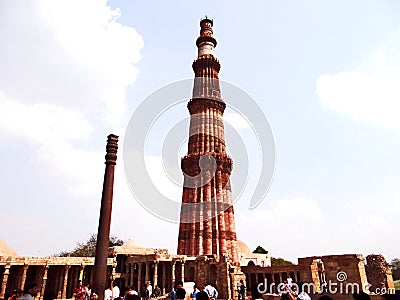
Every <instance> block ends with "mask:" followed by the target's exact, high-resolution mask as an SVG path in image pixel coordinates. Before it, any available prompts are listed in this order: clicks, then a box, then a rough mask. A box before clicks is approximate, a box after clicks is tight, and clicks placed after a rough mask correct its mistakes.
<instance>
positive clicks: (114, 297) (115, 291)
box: [112, 282, 121, 299]
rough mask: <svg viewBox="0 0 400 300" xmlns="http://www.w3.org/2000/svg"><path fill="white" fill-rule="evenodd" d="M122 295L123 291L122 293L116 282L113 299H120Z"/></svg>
mask: <svg viewBox="0 0 400 300" xmlns="http://www.w3.org/2000/svg"><path fill="white" fill-rule="evenodd" d="M120 293H121V291H120V289H119V287H118V285H117V284H116V282H113V289H112V298H113V299H117V298H119V295H120Z"/></svg>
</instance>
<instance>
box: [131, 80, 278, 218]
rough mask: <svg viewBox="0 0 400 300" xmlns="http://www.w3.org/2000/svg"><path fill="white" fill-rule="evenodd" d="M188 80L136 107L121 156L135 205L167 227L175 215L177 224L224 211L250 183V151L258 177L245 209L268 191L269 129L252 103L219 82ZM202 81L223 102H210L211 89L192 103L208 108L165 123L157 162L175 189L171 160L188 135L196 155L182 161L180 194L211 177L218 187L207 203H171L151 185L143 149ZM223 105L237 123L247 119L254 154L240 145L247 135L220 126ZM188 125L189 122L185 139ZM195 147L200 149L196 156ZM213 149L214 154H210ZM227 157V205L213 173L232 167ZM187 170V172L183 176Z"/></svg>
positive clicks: (176, 177) (222, 178)
mask: <svg viewBox="0 0 400 300" xmlns="http://www.w3.org/2000/svg"><path fill="white" fill-rule="evenodd" d="M213 80H214V81H215V82H212V81H213ZM194 81H195V83H194V85H193V79H187V80H182V81H178V82H174V83H171V84H168V85H166V86H164V87H162V88H160V89H158V90H156V91H154V92H153V93H152V94H150V95H149V96H148V97H147V98H145V99H144V100H143V101H142V102H141V103H140V105H139V106H138V107H137V108H136V110H135V111H134V113H133V115H132V117H131V119H130V121H129V124H128V127H127V130H126V132H125V139H124V147H123V152H124V153H123V156H124V166H125V174H126V178H127V181H128V184H129V187H130V189H131V191H132V193H133V194H134V196H135V198H136V200H137V201H138V202H139V203H140V204H141V205H142V206H143V207H144V208H145V209H146V210H148V211H149V212H151V213H152V214H154V215H155V216H158V217H159V218H161V219H164V220H167V221H170V222H179V220H180V218H179V217H180V212H181V215H182V216H183V219H181V222H184V223H192V222H197V221H203V220H207V219H209V218H212V217H214V216H216V215H217V214H218V213H220V212H222V211H225V210H226V209H228V208H229V207H230V206H231V205H232V203H235V202H236V201H237V200H238V199H239V198H240V196H241V195H242V193H243V191H244V190H245V188H246V187H247V186H248V185H249V178H251V176H249V157H254V155H253V154H254V152H255V151H259V153H260V155H259V156H260V162H259V166H260V172H259V178H258V179H257V182H256V183H255V182H254V183H253V186H255V187H254V189H253V191H252V195H251V197H249V199H250V200H249V205H248V207H249V209H254V208H256V207H257V206H258V205H259V204H260V203H261V201H262V200H263V198H264V196H265V195H266V193H267V191H268V189H269V186H270V184H271V180H272V177H273V173H274V168H275V145H274V139H273V135H272V131H271V127H270V125H269V123H268V121H267V118H266V116H265V114H264V112H263V111H262V109H261V108H260V107H259V105H258V104H257V102H256V101H255V100H254V99H252V98H251V97H250V96H249V95H248V94H247V93H246V92H244V91H243V90H241V89H240V88H238V87H236V86H234V85H232V84H230V83H227V82H224V81H222V80H221V81H218V80H215V79H212V78H195V80H194ZM205 81H207V82H212V83H211V84H210V83H209V85H210V86H217V87H218V86H220V87H221V90H222V93H223V98H224V99H227V100H226V102H222V101H220V100H219V98H218V97H213V95H214V92H218V93H219V91H214V90H213V91H211V95H212V96H211V97H204V96H201V97H199V98H201V99H205V101H203V104H202V100H199V101H198V103H197V104H196V105H200V106H201V105H204V102H206V100H207V99H208V100H211V101H208V103H209V104H210V105H211V106H212V107H205V108H202V109H195V108H194V109H193V111H192V113H191V115H189V113H188V112H187V113H186V117H185V118H180V119H179V118H177V119H175V120H171V118H170V119H169V124H168V126H169V127H168V128H169V129H168V130H167V132H166V133H165V134H164V136H163V137H161V138H162V139H163V140H162V154H161V160H162V164H163V168H164V172H165V175H166V178H168V180H169V181H170V182H171V183H173V184H176V185H178V184H179V182H180V180H181V178H182V172H181V171H180V166H179V163H178V161H177V157H179V150H180V147H181V146H182V144H184V143H185V142H186V143H187V141H188V136H189V139H190V140H191V141H193V143H194V148H196V147H197V148H196V149H197V150H194V151H189V152H191V153H190V155H188V156H185V157H184V159H183V160H182V170H183V177H184V181H183V188H184V192H185V190H187V189H191V188H200V187H203V186H206V185H207V184H210V182H211V180H212V179H213V178H214V177H216V176H219V177H217V179H218V180H217V181H214V182H218V183H221V184H220V185H219V186H213V189H214V191H215V196H214V198H213V199H212V198H211V195H206V198H207V201H204V202H202V203H196V201H195V200H193V201H189V203H181V199H180V198H179V199H172V198H171V197H168V196H166V195H164V194H163V193H162V192H160V190H159V188H158V187H157V183H154V182H153V180H152V178H151V174H149V170H148V169H147V167H146V153H145V149H146V147H149V145H148V143H149V136H150V135H151V132H152V131H154V128H155V127H156V125H155V124H157V123H160V124H161V126H163V124H164V123H165V122H166V121H165V115H171V114H172V115H173V114H174V110H175V109H176V108H177V107H178V106H181V105H183V104H186V103H188V102H189V97H190V95H192V92H193V91H194V92H196V91H195V89H196V86H197V87H199V86H204V85H202V84H203V83H204V82H205ZM193 86H195V89H193ZM191 101H193V100H191ZM224 103H225V104H224ZM193 105H194V104H193ZM225 105H226V108H228V109H230V110H231V111H233V112H234V114H235V115H237V116H239V117H240V118H241V119H242V120H247V124H248V129H249V130H250V133H251V134H252V135H253V136H254V137H255V140H256V141H257V142H256V147H255V148H258V149H254V145H251V146H249V145H247V144H246V136H244V135H248V134H249V131H248V130H247V131H246V133H243V132H241V131H240V130H237V129H236V128H235V126H232V125H230V124H229V123H228V122H224V124H221V122H220V120H221V119H220V116H219V111H220V107H222V106H225ZM171 112H172V113H171ZM163 122H164V123H163ZM171 122H172V124H171ZM188 123H190V130H189V135H188ZM224 133H225V135H226V136H228V137H230V138H229V139H226V144H225V141H224ZM196 139H197V140H196ZM199 139H200V142H199ZM201 139H203V140H201ZM204 141H205V144H207V145H202V144H201V143H202V142H203V144H204ZM196 143H197V144H196ZM199 143H200V144H199ZM217 145H219V147H217ZM201 146H204V148H202V149H200V151H199V150H198V149H199V147H201ZM213 147H214V149H212V148H213ZM220 147H222V149H220ZM192 150H193V149H192ZM227 153H229V156H231V157H232V159H233V161H234V166H235V167H234V168H233V172H234V176H235V185H234V186H233V189H235V191H236V193H235V195H236V196H235V197H234V198H233V199H232V203H226V202H224V201H223V199H224V197H226V195H228V194H229V195H230V193H231V188H230V182H229V181H227V180H226V175H225V174H222V175H221V172H219V173H218V168H219V167H221V165H222V164H224V168H226V166H228V168H229V165H232V161H231V160H230V158H229V156H228V155H227ZM189 169H190V170H191V172H190V171H188V170H189ZM193 169H198V172H193ZM181 188H182V186H181ZM232 197H233V196H232ZM182 212H183V213H182ZM196 212H198V213H196ZM201 212H206V213H201Z"/></svg>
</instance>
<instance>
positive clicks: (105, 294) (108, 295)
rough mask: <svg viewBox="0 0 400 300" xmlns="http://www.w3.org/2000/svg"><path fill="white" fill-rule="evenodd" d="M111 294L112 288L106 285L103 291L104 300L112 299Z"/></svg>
mask: <svg viewBox="0 0 400 300" xmlns="http://www.w3.org/2000/svg"><path fill="white" fill-rule="evenodd" d="M112 296H113V292H112V290H111V289H110V288H109V287H108V288H107V289H106V290H105V291H104V300H113V299H112Z"/></svg>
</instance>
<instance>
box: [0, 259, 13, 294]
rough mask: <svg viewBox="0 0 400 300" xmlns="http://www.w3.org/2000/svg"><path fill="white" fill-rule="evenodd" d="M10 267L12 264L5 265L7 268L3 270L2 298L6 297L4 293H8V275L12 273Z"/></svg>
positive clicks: (0, 292) (0, 291)
mask: <svg viewBox="0 0 400 300" xmlns="http://www.w3.org/2000/svg"><path fill="white" fill-rule="evenodd" d="M10 268H11V265H5V269H4V272H3V281H2V283H1V290H0V298H1V299H4V294H5V293H6V287H7V281H8V275H10Z"/></svg>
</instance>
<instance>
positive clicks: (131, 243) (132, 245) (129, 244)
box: [122, 240, 142, 248]
mask: <svg viewBox="0 0 400 300" xmlns="http://www.w3.org/2000/svg"><path fill="white" fill-rule="evenodd" d="M122 247H124V248H142V246H140V245H139V244H138V243H137V242H136V241H134V240H128V241H126V242H125V243H124V244H123V245H122Z"/></svg>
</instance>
